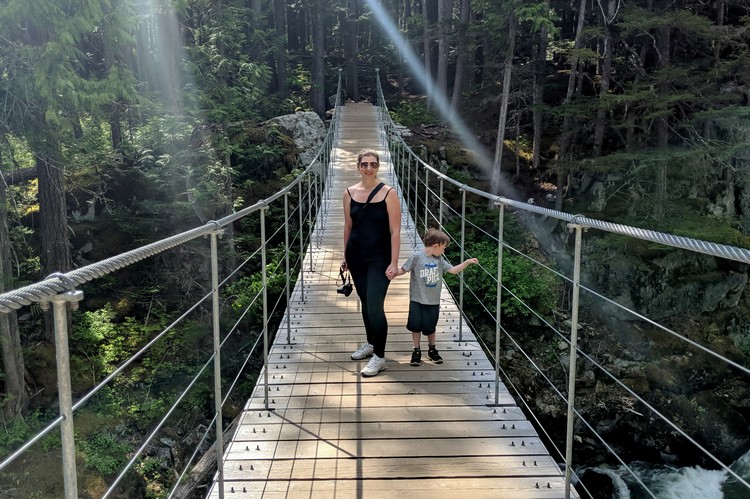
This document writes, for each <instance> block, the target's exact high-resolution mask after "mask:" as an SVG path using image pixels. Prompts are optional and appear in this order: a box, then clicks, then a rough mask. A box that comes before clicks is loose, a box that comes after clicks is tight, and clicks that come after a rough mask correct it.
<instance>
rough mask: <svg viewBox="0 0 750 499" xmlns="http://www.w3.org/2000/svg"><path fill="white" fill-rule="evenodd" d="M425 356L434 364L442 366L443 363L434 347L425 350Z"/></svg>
mask: <svg viewBox="0 0 750 499" xmlns="http://www.w3.org/2000/svg"><path fill="white" fill-rule="evenodd" d="M427 356H428V357H429V358H430V360H431V361H433V362H434V363H435V364H442V363H443V358H442V357H441V356H440V354H439V353H438V351H437V348H435V347H430V349H429V350H427Z"/></svg>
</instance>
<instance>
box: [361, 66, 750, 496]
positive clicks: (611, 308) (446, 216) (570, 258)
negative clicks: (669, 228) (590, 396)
mask: <svg viewBox="0 0 750 499" xmlns="http://www.w3.org/2000/svg"><path fill="white" fill-rule="evenodd" d="M376 85H377V92H378V99H377V104H378V106H379V109H380V114H381V119H382V121H383V124H384V127H385V137H386V139H385V141H386V148H387V149H388V151H389V154H390V156H391V160H392V162H393V164H394V168H395V170H396V173H397V175H398V177H399V179H400V182H401V189H402V193H403V196H404V199H403V200H402V203H403V206H404V210H408V211H409V213H410V214H411V217H412V219H413V220H414V221H415V223H414V225H413V226H411V227H407V230H409V231H411V232H412V235H411V237H413V240H414V241H415V242H416V241H417V240H418V239H419V237H420V234H421V233H422V232H423V231H424V230H426V229H427V228H428V227H431V226H432V227H438V228H440V229H441V230H443V231H445V232H447V233H448V234H449V236H450V237H451V240H452V243H453V245H454V246H457V249H455V250H454V253H456V252H457V253H458V260H457V262H453V263H458V262H461V261H463V260H464V259H466V258H470V257H478V256H480V255H478V254H472V253H471V251H472V247H477V246H476V245H467V241H468V240H469V239H471V240H472V241H482V242H483V243H484V245H485V248H486V246H487V245H494V246H495V248H496V249H495V251H494V261H490V262H487V261H482V259H480V265H479V266H478V267H479V268H480V269H481V270H480V272H481V273H482V274H483V276H484V278H485V280H488V281H490V282H492V283H493V284H492V287H493V288H495V289H492V290H487V289H485V288H481V289H480V288H478V287H476V285H475V286H474V287H472V286H471V285H470V284H467V278H466V277H465V276H464V274H465V273H461V274H459V278H458V281H459V282H458V285H457V286H456V288H457V291H456V293H455V294H456V295H457V296H455V299H456V302H457V303H458V304H459V308H460V309H461V311H462V316H461V318H460V321H459V333H458V341H461V339H462V338H461V337H462V328H463V327H464V323H467V324H468V323H473V324H474V328H473V329H474V330H475V332H476V331H477V330H478V329H480V328H481V327H482V326H481V325H480V323H483V324H487V323H489V324H493V325H494V341H493V342H494V349H493V348H492V347H491V345H486V344H485V345H484V347H485V350H487V351H488V354H489V355H490V356H491V358H492V360H493V363H494V364H495V371H496V372H495V376H496V384H495V386H496V387H497V388H496V391H495V404H497V400H498V396H499V381H500V375H501V374H503V377H504V381H505V382H507V383H510V385H511V389H513V390H515V391H516V398H517V400H519V401H521V403H522V404H523V405H524V407H525V408H526V412H527V414H528V415H529V416H530V417H532V418H533V419H534V420H535V421H536V423H537V427H538V428H539V429H540V431H542V432H543V433H544V434H545V435H546V436H547V437H548V438H549V442H550V444H551V445H552V446H553V447H554V450H555V452H557V454H558V456H559V458H560V459H562V460H563V461H564V463H565V479H566V494H567V495H568V496H569V494H570V487H571V483H572V482H573V480H574V479H577V478H578V477H577V476H574V471H573V470H574V467H576V462H575V461H574V454H573V447H574V443H575V442H576V441H580V439H581V438H582V437H583V436H590V437H593V439H594V441H595V442H598V444H600V446H601V447H602V448H603V449H604V450H605V451H606V453H607V454H609V456H610V459H608V460H609V461H612V462H619V463H620V465H621V466H622V467H623V469H624V470H626V472H627V473H628V474H630V475H631V476H632V479H631V481H632V482H635V486H636V487H638V486H640V488H642V490H643V493H645V494H648V495H650V496H652V497H656V496H655V492H654V491H652V490H650V489H649V487H648V486H647V485H646V484H644V483H643V481H642V480H641V479H640V477H639V474H638V473H636V472H635V471H634V470H633V469H631V466H630V465H629V463H627V462H626V458H624V457H622V456H620V455H619V454H618V452H617V451H616V449H615V447H616V445H613V444H612V443H611V442H608V441H607V439H606V438H605V437H604V436H603V435H601V432H599V431H597V427H598V423H601V421H599V420H597V418H596V417H595V416H594V415H593V413H594V412H596V408H594V407H582V406H580V405H579V404H576V388H577V387H578V385H579V384H580V382H581V381H580V377H581V370H580V369H579V368H580V367H581V366H580V365H579V360H580V359H583V360H584V363H585V364H586V365H587V367H588V368H590V369H591V371H592V372H594V377H595V379H596V380H597V382H604V383H607V384H608V385H610V386H613V387H615V388H616V389H618V390H621V392H622V394H623V400H624V401H625V400H627V403H625V402H624V403H623V412H625V413H628V412H629V413H630V414H631V415H633V416H634V417H647V418H652V419H653V420H656V421H660V422H661V423H662V424H663V425H665V426H666V427H667V428H668V429H669V430H670V431H671V432H674V433H675V434H677V435H679V436H680V437H681V438H682V439H684V441H686V442H688V445H691V446H693V447H694V449H695V450H697V452H698V453H700V454H702V455H703V456H704V460H705V461H707V462H712V463H713V464H714V465H715V466H716V467H717V468H720V469H723V470H725V471H726V473H727V474H728V475H729V476H730V477H732V478H733V479H734V480H736V481H737V483H738V485H739V486H740V487H744V488H747V489H746V490H745V493H750V492H748V491H750V484H748V483H747V481H745V479H743V478H742V477H741V476H739V475H738V474H737V473H736V472H735V471H734V470H732V469H730V465H729V464H727V463H724V462H722V460H721V459H719V458H718V457H717V456H716V455H715V453H713V452H711V451H710V450H709V449H707V447H708V445H707V443H706V442H705V441H704V440H702V439H701V438H700V437H699V436H697V435H691V434H690V433H689V432H688V431H687V430H686V429H685V428H683V427H682V426H681V423H680V422H679V421H675V420H674V418H670V417H668V416H667V415H666V413H667V412H668V408H666V407H659V406H658V405H657V404H656V403H655V402H652V401H649V400H648V397H647V395H646V394H645V393H639V391H638V390H636V389H634V388H631V386H630V385H632V383H629V382H628V381H627V380H623V379H621V378H620V377H619V376H618V374H617V373H616V372H613V371H614V369H612V367H611V365H608V363H607V362H605V361H604V360H603V359H602V355H600V354H599V353H598V352H592V351H585V350H583V349H582V348H581V347H580V346H579V331H580V330H581V328H582V325H581V324H580V321H579V313H580V311H581V304H582V302H583V303H585V308H586V309H588V310H589V311H590V310H595V309H598V310H599V313H602V314H605V315H613V316H617V317H618V318H620V320H628V321H632V322H637V323H639V324H643V325H645V326H646V327H649V328H651V329H653V330H654V331H655V334H657V335H659V336H661V337H671V338H673V339H674V340H676V341H677V342H679V343H680V344H681V345H682V346H681V347H680V348H684V349H686V350H688V351H692V352H696V351H697V352H700V353H701V354H703V355H705V356H707V357H708V358H709V359H710V362H709V364H708V365H712V364H711V363H712V362H719V363H721V364H723V365H724V366H725V367H727V368H729V369H732V370H734V371H735V372H736V373H738V375H739V376H740V377H742V376H744V375H747V374H750V369H748V368H747V367H746V366H744V365H741V364H740V363H738V362H736V361H734V360H732V359H729V358H727V357H726V356H724V355H722V354H721V353H718V352H716V351H714V350H712V349H711V348H710V347H709V346H706V345H703V344H701V343H700V342H698V341H695V340H693V339H691V338H689V337H688V335H687V334H686V333H680V332H678V331H675V330H674V329H673V328H671V327H669V326H667V325H665V324H663V323H660V322H659V321H658V320H655V319H653V318H649V317H647V315H646V314H645V313H642V312H639V311H637V310H634V307H632V306H628V304H627V303H620V302H619V301H618V300H617V299H615V298H613V297H608V296H605V295H604V294H601V293H600V292H597V291H596V290H595V289H593V287H591V286H590V285H587V284H585V283H584V282H582V279H581V275H582V272H584V275H585V272H586V267H585V264H584V263H583V262H582V256H583V254H584V252H583V244H584V234H585V233H586V232H587V231H589V230H593V229H595V230H597V231H602V232H606V233H611V234H617V235H619V236H623V237H625V238H630V239H631V240H640V241H646V242H649V243H659V244H661V245H664V246H666V247H672V248H678V249H681V250H685V251H688V252H692V253H699V254H702V255H710V256H709V257H707V259H712V258H715V259H716V260H717V261H722V260H723V261H734V262H741V263H750V251H748V250H747V249H744V248H738V247H734V246H729V245H724V244H717V243H713V242H708V241H702V240H698V239H692V238H688V237H681V236H676V235H673V234H668V233H663V232H657V231H652V230H647V229H641V228H637V227H630V226H626V225H622V224H616V223H612V222H607V221H603V220H598V219H593V218H589V217H586V216H582V215H572V214H569V213H565V212H560V211H555V210H551V209H548V208H545V207H542V206H538V205H535V204H531V203H524V202H519V201H516V200H513V199H509V198H507V197H503V196H497V195H494V194H491V193H489V192H485V191H482V190H480V189H476V188H473V187H471V186H469V185H467V184H466V183H464V182H462V181H458V180H455V179H453V178H451V177H450V176H448V175H446V174H445V173H444V172H443V171H441V170H440V169H438V168H436V167H435V166H433V165H431V164H429V163H427V162H425V161H424V160H423V159H422V158H420V156H419V155H418V154H417V153H415V152H414V150H412V148H411V147H410V146H409V145H408V144H407V143H406V142H405V141H404V140H403V139H402V136H401V131H400V130H403V127H399V126H397V124H396V123H394V122H393V120H392V118H391V116H390V113H389V110H388V107H387V104H386V101H385V98H384V95H383V91H382V88H381V87H380V78H378V77H376ZM467 196H471V197H472V198H473V199H474V200H475V201H476V200H483V202H482V204H483V205H485V206H486V205H494V206H495V207H496V209H497V221H496V222H495V223H491V224H488V223H487V218H486V212H484V213H482V214H479V215H475V214H473V213H467ZM511 212H512V215H513V216H511V217H510V218H509V215H510V214H511ZM509 219H510V220H514V221H517V222H520V224H519V225H520V226H521V227H523V228H524V230H526V231H528V234H529V235H530V236H532V237H534V238H535V239H537V240H538V241H539V246H547V245H548V243H549V239H550V238H548V237H547V236H548V235H549V231H550V229H551V228H552V225H554V224H550V223H549V221H550V220H553V219H557V220H559V221H562V222H564V223H565V224H566V225H567V229H568V230H569V231H570V233H572V235H573V244H572V248H570V249H566V248H565V246H566V245H564V244H560V242H559V241H558V242H557V243H556V244H555V245H554V246H555V247H554V249H553V251H555V252H556V255H555V259H556V260H557V264H556V263H555V262H552V261H550V259H549V258H546V257H545V256H546V255H545V251H547V250H548V248H541V250H540V251H537V252H536V254H533V253H529V252H528V251H526V252H525V251H523V250H521V249H519V248H516V247H514V246H513V245H512V244H511V243H510V242H509V239H508V234H507V233H504V224H505V223H506V222H507V220H509ZM488 226H490V227H491V228H490V229H488V228H487V227H488ZM492 230H496V231H497V232H492ZM600 233H601V232H600ZM592 239H593V238H591V237H589V238H588V240H589V241H591V240H592ZM567 246H568V247H570V246H571V245H570V244H567ZM501 255H502V257H501ZM509 257H510V258H517V259H521V260H522V261H524V262H528V263H531V265H532V268H531V269H530V270H529V271H528V272H530V273H531V274H532V275H533V276H535V277H537V278H540V279H543V280H544V281H545V282H551V281H550V279H552V280H554V281H555V282H557V283H558V288H559V287H560V286H564V287H565V289H566V290H567V296H568V300H569V304H568V307H567V308H568V310H567V313H566V317H563V318H559V317H554V315H553V316H552V317H551V316H550V313H549V310H547V311H544V310H540V307H539V306H538V305H535V304H534V303H533V301H532V300H530V299H529V298H528V297H527V296H526V295H524V293H523V290H518V289H516V288H515V287H514V283H513V280H512V277H511V278H510V279H509V278H508V277H507V276H506V275H505V273H504V271H506V269H504V262H507V260H508V258H509ZM485 260H486V259H485ZM493 263H496V267H495V266H494V265H493ZM506 265H507V263H506ZM717 267H718V266H717ZM524 268H527V267H524ZM472 272H476V271H472ZM506 272H507V271H506ZM553 287H554V286H553ZM488 292H489V293H491V294H490V295H488V294H487V293H488ZM492 294H494V296H492ZM508 302H511V303H512V305H513V308H514V310H515V311H516V312H517V311H518V310H521V312H520V313H521V314H522V315H526V316H527V317H528V322H529V323H531V322H533V323H534V324H536V325H537V326H536V327H537V329H538V328H539V326H541V328H542V329H546V330H548V331H549V332H551V334H545V333H543V334H541V336H542V337H543V338H544V342H545V343H546V346H544V347H542V349H543V350H544V351H545V352H547V353H548V354H549V355H550V356H552V357H554V358H555V361H554V362H552V364H557V366H558V367H559V365H560V363H562V364H563V365H562V367H563V370H564V371H565V370H566V371H567V383H560V382H555V381H556V378H559V376H556V375H555V373H554V370H553V369H552V368H551V367H550V363H545V362H544V361H543V359H540V356H539V355H537V354H535V353H534V351H533V350H534V348H535V347H538V345H528V344H524V342H523V340H521V339H519V334H518V333H517V331H514V330H511V329H509V328H506V326H505V324H506V323H507V322H508V321H507V319H506V321H505V322H504V321H503V313H502V311H503V310H504V306H505V305H506V304H507V303H508ZM467 309H472V310H474V311H475V313H469V312H467ZM562 319H564V320H562ZM595 334H597V333H595ZM476 336H477V337H478V338H479V339H480V341H482V335H481V334H477V335H476ZM490 336H491V335H490ZM561 342H564V344H565V345H567V352H566V354H565V355H561V354H560V351H559V348H560V345H561V344H562V343H561ZM535 343H536V342H535ZM501 345H507V347H508V348H511V349H513V350H515V351H516V352H517V353H518V354H519V355H520V357H521V358H522V360H523V361H525V362H527V363H528V366H529V367H530V368H531V369H532V370H533V372H535V373H536V374H537V376H538V377H539V379H540V380H541V381H540V384H541V385H542V386H546V387H547V390H549V391H550V392H551V393H553V394H555V395H556V397H557V398H559V401H560V405H561V406H567V417H566V428H565V432H564V434H565V439H564V448H562V449H561V448H560V447H561V446H560V445H558V443H557V441H559V440H561V439H559V438H558V439H557V441H556V439H555V438H554V437H553V435H556V434H558V435H559V434H560V432H559V431H557V429H556V428H550V427H549V425H547V424H545V423H544V418H543V417H542V416H540V415H538V414H537V413H538V412H539V411H538V410H537V409H536V408H535V407H533V404H530V403H529V399H527V397H526V396H524V393H522V392H521V391H520V390H519V389H517V388H516V387H515V386H514V385H513V381H512V379H511V378H510V377H509V376H507V374H506V373H505V371H504V367H503V364H504V361H505V360H506V359H508V354H507V350H506V351H502V352H501ZM493 350H494V352H493ZM563 361H564V362H563ZM586 381H587V382H589V381H591V380H586ZM631 406H632V407H631ZM633 407H639V408H643V409H641V410H644V411H647V412H648V414H646V415H643V414H640V413H639V412H638V411H636V410H635V409H634V408H633ZM711 410H712V408H710V407H708V408H704V407H700V406H698V405H697V404H696V406H695V412H696V417H700V413H701V412H705V411H711ZM589 440H591V438H589ZM620 444H622V442H620ZM730 464H731V463H730ZM582 486H583V487H584V488H585V484H582Z"/></svg>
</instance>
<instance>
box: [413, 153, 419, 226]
mask: <svg viewBox="0 0 750 499" xmlns="http://www.w3.org/2000/svg"><path fill="white" fill-rule="evenodd" d="M418 225H419V162H417V164H416V165H414V237H415V238H416V237H419V229H417V226H418Z"/></svg>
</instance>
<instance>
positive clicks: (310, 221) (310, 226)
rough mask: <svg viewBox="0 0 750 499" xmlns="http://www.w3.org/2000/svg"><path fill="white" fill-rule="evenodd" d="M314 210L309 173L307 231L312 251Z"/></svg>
mask: <svg viewBox="0 0 750 499" xmlns="http://www.w3.org/2000/svg"><path fill="white" fill-rule="evenodd" d="M312 209H313V200H312V180H311V179H310V173H309V172H308V173H307V229H308V230H309V231H310V233H309V234H308V236H309V237H308V238H307V244H308V245H309V246H310V249H312V245H313V240H312V227H313V223H312ZM312 272H313V262H312V258H310V273H311V274H312Z"/></svg>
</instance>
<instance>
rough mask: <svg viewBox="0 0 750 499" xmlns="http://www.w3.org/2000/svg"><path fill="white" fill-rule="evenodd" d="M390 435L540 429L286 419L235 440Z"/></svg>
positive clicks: (511, 433) (530, 433) (521, 433)
mask: <svg viewBox="0 0 750 499" xmlns="http://www.w3.org/2000/svg"><path fill="white" fill-rule="evenodd" d="M372 435H386V436H387V438H389V439H405V438H428V437H432V436H435V435H442V436H443V437H444V438H446V439H449V438H471V437H474V438H476V437H513V438H516V439H518V438H521V437H526V438H528V437H536V436H537V434H536V430H534V427H533V426H531V423H529V422H528V421H518V422H514V423H512V424H510V423H500V422H494V423H492V422H488V421H473V422H472V421H463V422H462V424H460V425H457V424H456V422H455V421H432V422H423V421H418V422H417V424H415V422H414V421H394V422H376V423H375V422H371V423H362V422H350V423H341V422H335V421H334V422H329V423H320V422H311V423H296V422H293V421H285V422H284V423H281V424H268V425H264V424H257V425H247V426H242V427H240V428H239V429H238V431H237V432H236V433H235V435H234V439H233V440H234V442H237V443H243V442H248V441H249V442H256V441H257V442H265V441H268V440H317V439H325V440H338V439H342V438H343V439H352V438H368V436H372Z"/></svg>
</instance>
